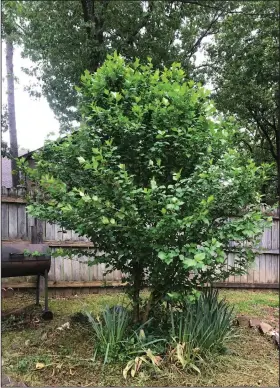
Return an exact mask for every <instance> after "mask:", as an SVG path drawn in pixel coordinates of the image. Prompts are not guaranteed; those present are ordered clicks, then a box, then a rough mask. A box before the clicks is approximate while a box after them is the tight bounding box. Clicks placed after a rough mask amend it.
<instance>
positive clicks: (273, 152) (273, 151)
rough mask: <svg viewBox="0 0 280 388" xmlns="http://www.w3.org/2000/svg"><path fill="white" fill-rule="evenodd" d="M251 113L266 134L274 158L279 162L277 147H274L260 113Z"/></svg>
mask: <svg viewBox="0 0 280 388" xmlns="http://www.w3.org/2000/svg"><path fill="white" fill-rule="evenodd" d="M251 113H252V116H253V118H254V120H255V121H256V123H257V125H258V127H259V129H260V130H261V132H262V133H263V135H264V136H265V138H266V140H267V142H268V145H269V148H270V152H271V155H272V156H273V158H274V159H275V160H276V162H277V154H276V152H275V149H274V144H273V142H272V140H271V138H270V137H269V134H268V133H267V130H266V128H265V126H264V125H263V124H262V122H261V120H260V119H259V117H258V115H257V114H256V113H255V112H251Z"/></svg>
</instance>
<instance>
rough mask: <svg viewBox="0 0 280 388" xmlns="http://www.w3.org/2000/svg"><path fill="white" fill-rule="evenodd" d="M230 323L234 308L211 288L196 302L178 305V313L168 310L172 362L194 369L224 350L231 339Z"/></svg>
mask: <svg viewBox="0 0 280 388" xmlns="http://www.w3.org/2000/svg"><path fill="white" fill-rule="evenodd" d="M233 320H234V314H233V307H231V306H229V305H228V303H227V302H226V301H225V300H223V299H222V300H219V298H218V291H217V290H214V289H211V288H209V289H206V290H205V291H203V292H202V293H201V295H200V296H199V298H197V299H196V300H195V301H192V302H191V301H185V302H184V303H181V309H180V310H179V311H178V310H175V311H174V309H171V333H170V334H171V338H172V340H173V343H174V345H173V347H172V351H171V359H172V360H173V361H175V363H179V364H180V365H181V367H183V368H185V367H192V368H193V369H196V368H195V365H196V363H200V362H202V361H203V359H205V358H207V357H208V356H209V355H210V354H214V353H220V352H223V351H224V350H225V346H226V344H227V341H228V340H229V339H230V338H231V337H232V336H233V335H234V334H233Z"/></svg>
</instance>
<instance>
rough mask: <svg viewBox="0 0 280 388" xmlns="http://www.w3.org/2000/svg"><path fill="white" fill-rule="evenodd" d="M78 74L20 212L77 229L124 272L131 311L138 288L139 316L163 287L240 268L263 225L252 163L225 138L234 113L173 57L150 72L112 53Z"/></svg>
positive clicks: (188, 285)
mask: <svg viewBox="0 0 280 388" xmlns="http://www.w3.org/2000/svg"><path fill="white" fill-rule="evenodd" d="M82 83H83V87H82V88H80V89H79V93H80V99H81V100H80V101H81V102H80V112H81V115H82V117H83V123H82V125H81V127H80V129H79V131H77V132H76V133H74V134H72V135H68V136H67V137H65V138H63V139H61V140H60V141H59V142H56V143H50V144H48V145H46V146H45V148H44V150H43V151H42V152H40V153H39V154H38V157H37V168H36V169H28V168H27V169H26V172H27V173H28V174H29V175H30V177H31V179H32V180H33V181H34V184H35V186H34V190H35V194H34V195H33V196H32V198H31V203H32V204H31V205H30V206H29V208H28V209H29V211H30V213H31V214H33V215H34V216H36V217H38V218H40V219H46V220H49V221H51V222H57V223H58V224H60V225H61V226H63V227H65V228H67V229H72V230H75V231H76V232H78V233H79V234H81V235H85V236H88V237H89V238H90V240H91V241H92V242H93V243H94V249H93V250H94V252H95V254H96V257H95V260H94V261H93V262H94V263H98V262H102V263H105V264H106V267H107V268H108V269H109V270H112V269H118V270H121V271H122V272H123V273H124V274H126V278H125V280H126V281H127V282H128V289H129V291H130V295H131V297H132V299H133V301H134V307H135V311H134V317H135V320H139V319H140V302H141V301H140V297H139V292H140V290H141V289H143V288H144V287H146V286H148V287H150V288H151V290H152V293H151V299H150V300H149V302H148V304H147V307H146V312H145V314H144V316H143V320H144V321H145V320H146V319H147V318H148V314H149V311H150V308H151V307H152V306H153V305H154V304H155V303H158V302H160V301H161V300H162V298H164V297H165V296H167V294H168V293H171V295H173V294H172V293H174V292H175V293H176V292H177V293H179V294H181V293H189V292H191V291H192V290H193V289H196V288H197V286H199V285H203V284H205V283H209V282H210V283H212V282H213V281H217V280H219V279H224V278H227V277H228V276H229V275H230V274H235V273H243V272H244V271H246V268H247V265H248V263H250V262H251V261H252V260H253V258H254V254H253V251H252V247H253V246H254V243H255V242H256V239H257V237H258V236H259V234H260V233H261V231H262V228H263V226H264V219H263V216H262V213H261V212H260V211H259V203H260V196H259V195H258V194H257V192H258V187H259V185H260V184H261V183H262V182H263V180H264V178H265V177H264V169H262V168H260V167H256V165H255V164H254V162H253V161H252V160H246V159H245V158H244V157H242V156H240V154H239V153H238V152H237V151H236V150H235V149H234V148H232V139H233V137H234V134H235V133H236V129H235V126H234V123H233V122H231V121H227V122H226V121H221V120H220V119H219V117H218V116H216V115H215V108H214V106H213V104H212V103H211V102H210V101H209V99H208V97H207V95H208V93H207V92H206V91H205V90H204V89H203V88H202V87H201V85H196V84H195V83H194V82H193V81H188V80H187V79H186V76H185V73H184V71H183V70H182V69H181V67H180V65H179V64H176V63H174V64H173V65H172V66H171V67H170V68H165V69H164V70H163V71H159V70H155V69H154V68H153V65H152V63H151V62H148V63H147V64H146V65H141V64H140V63H139V60H136V61H135V62H134V63H131V64H127V63H126V62H125V61H124V59H123V58H122V57H120V56H118V55H116V54H114V56H113V57H111V56H109V57H108V59H107V60H106V62H105V63H104V65H103V66H102V67H100V68H99V69H98V71H97V72H96V73H95V74H90V73H89V72H86V73H85V75H84V76H83V77H82ZM232 241H234V242H235V243H234V245H233V244H232ZM245 242H246V244H244V243H245ZM229 251H231V252H234V253H235V255H236V266H235V267H231V266H229V267H227V266H225V260H226V256H227V253H228V252H229Z"/></svg>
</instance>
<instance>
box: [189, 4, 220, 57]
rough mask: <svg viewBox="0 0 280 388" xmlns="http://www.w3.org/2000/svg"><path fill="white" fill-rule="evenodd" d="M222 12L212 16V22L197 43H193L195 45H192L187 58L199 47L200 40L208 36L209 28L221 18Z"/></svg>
mask: <svg viewBox="0 0 280 388" xmlns="http://www.w3.org/2000/svg"><path fill="white" fill-rule="evenodd" d="M223 11H224V10H221V12H218V13H217V12H216V13H215V15H214V18H213V20H212V21H211V22H210V24H209V25H208V27H207V28H206V30H205V31H204V32H203V33H202V35H201V36H200V37H199V38H198V39H197V41H196V42H195V44H194V45H193V47H192V48H191V50H190V51H189V54H188V57H189V58H190V57H191V56H192V55H193V54H194V52H195V50H196V49H197V48H198V47H199V46H200V44H201V42H202V40H203V39H204V38H205V37H206V36H207V35H209V34H210V31H211V28H212V26H213V25H214V24H215V23H216V22H217V21H218V19H219V17H220V16H222V14H223Z"/></svg>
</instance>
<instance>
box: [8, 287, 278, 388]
mask: <svg viewBox="0 0 280 388" xmlns="http://www.w3.org/2000/svg"><path fill="white" fill-rule="evenodd" d="M221 296H223V297H225V298H226V299H227V300H228V301H229V302H230V303H232V304H233V305H234V306H235V309H236V313H237V314H244V315H248V316H251V317H261V318H262V319H264V320H265V321H266V322H268V323H269V322H270V323H272V324H275V323H276V321H278V316H277V314H278V305H279V297H278V293H276V292H269V291H262V292H253V291H229V290H226V291H222V292H221ZM33 301H34V296H33V295H32V296H30V295H25V294H21V295H17V296H14V297H13V298H11V299H4V300H3V304H2V310H3V311H5V310H8V309H10V308H16V307H22V306H24V305H27V304H30V303H33ZM125 301H126V298H125V297H124V295H123V294H111V295H88V296H86V295H82V296H79V297H76V298H75V297H72V298H69V299H56V300H51V301H50V308H51V310H52V311H53V313H54V320H53V321H52V322H36V320H35V321H32V322H31V323H30V324H29V325H28V326H24V327H21V326H20V325H19V326H16V327H12V326H8V327H7V326H5V324H4V325H3V324H2V364H3V366H2V373H6V374H7V375H9V376H11V377H12V378H14V380H16V381H23V382H25V383H26V384H27V385H29V386H55V385H57V386H132V385H133V386H190V387H191V386H258V385H259V386H278V385H279V384H278V382H279V376H278V358H279V353H278V351H277V350H276V348H275V346H274V345H273V344H272V343H270V342H269V341H268V340H267V339H266V338H264V337H262V336H261V335H259V334H257V333H255V332H254V330H250V329H243V328H238V329H237V335H238V337H236V338H234V339H233V340H232V341H231V343H230V344H229V350H230V352H229V354H227V355H223V356H218V357H213V359H212V360H211V361H210V362H208V363H207V364H205V366H204V368H203V370H202V374H201V375H197V374H195V373H185V372H182V371H178V370H175V369H173V368H172V367H170V366H166V368H163V370H162V372H161V373H160V374H155V373H153V372H152V371H149V370H144V369H143V372H140V374H139V375H136V377H135V378H134V379H132V378H128V379H127V380H124V379H123V377H122V369H123V367H124V366H125V365H121V364H114V365H111V364H110V365H108V366H106V365H105V366H104V367H103V365H102V364H100V363H99V362H97V361H93V360H91V359H92V357H93V353H94V341H93V338H92V335H91V333H89V332H88V331H87V330H86V329H84V328H83V327H82V326H80V325H76V324H72V323H71V324H70V329H65V330H64V331H59V330H57V328H58V327H59V326H60V325H61V324H63V323H66V322H68V321H69V316H70V315H71V314H72V313H74V312H77V311H80V310H82V309H83V308H87V309H88V310H91V311H92V312H93V313H98V312H100V311H101V310H102V308H104V307H105V306H106V305H115V304H122V303H124V302H125ZM36 363H41V364H43V365H41V366H43V368H42V369H36Z"/></svg>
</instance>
